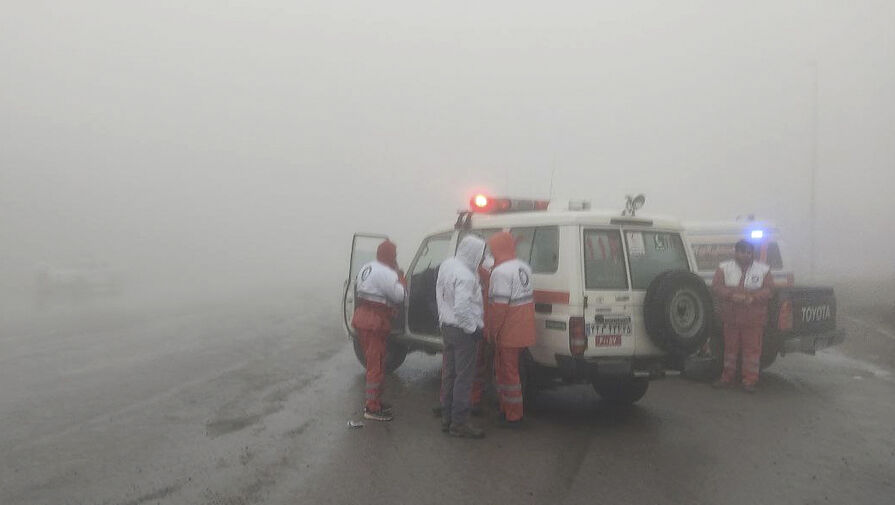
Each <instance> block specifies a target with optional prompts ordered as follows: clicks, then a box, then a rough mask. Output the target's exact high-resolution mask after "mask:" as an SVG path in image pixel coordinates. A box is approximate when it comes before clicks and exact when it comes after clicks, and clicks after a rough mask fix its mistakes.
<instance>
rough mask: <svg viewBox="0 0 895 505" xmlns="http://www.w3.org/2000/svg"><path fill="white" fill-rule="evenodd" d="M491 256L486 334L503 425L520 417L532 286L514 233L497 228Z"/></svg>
mask: <svg viewBox="0 0 895 505" xmlns="http://www.w3.org/2000/svg"><path fill="white" fill-rule="evenodd" d="M488 246H489V247H490V248H491V254H492V255H493V256H494V268H493V269H492V270H491V278H490V286H489V293H488V325H487V327H488V334H487V338H488V339H489V341H491V342H493V344H494V347H495V349H494V370H495V373H496V375H497V381H496V382H497V394H498V398H499V400H500V412H501V416H500V418H499V419H498V420H499V422H500V425H501V426H502V427H508V428H514V427H518V426H520V424H521V421H522V382H521V381H520V379H519V357H520V354H521V353H522V351H523V350H524V349H525V348H526V347H528V346H531V345H534V343H535V309H534V289H533V287H532V278H531V268H530V267H529V266H528V265H527V264H526V263H525V262H523V261H521V260H519V259H517V258H516V246H515V241H514V240H513V236H512V235H510V234H509V233H507V232H500V233H497V234H495V235H493V236H492V237H491V238H490V239H489V240H488Z"/></svg>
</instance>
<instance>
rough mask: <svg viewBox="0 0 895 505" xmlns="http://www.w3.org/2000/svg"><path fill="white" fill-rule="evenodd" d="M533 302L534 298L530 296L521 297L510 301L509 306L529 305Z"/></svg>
mask: <svg viewBox="0 0 895 505" xmlns="http://www.w3.org/2000/svg"><path fill="white" fill-rule="evenodd" d="M533 301H534V297H533V296H532V295H528V296H522V297H519V298H515V299H513V300H510V305H512V306H516V305H525V304H526V303H531V302H533Z"/></svg>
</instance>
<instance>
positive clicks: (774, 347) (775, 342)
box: [684, 325, 780, 382]
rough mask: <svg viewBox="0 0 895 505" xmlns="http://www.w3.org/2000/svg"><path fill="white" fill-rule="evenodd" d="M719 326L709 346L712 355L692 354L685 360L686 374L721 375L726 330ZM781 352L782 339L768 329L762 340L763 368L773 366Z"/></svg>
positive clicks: (713, 377) (711, 377)
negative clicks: (700, 355)
mask: <svg viewBox="0 0 895 505" xmlns="http://www.w3.org/2000/svg"><path fill="white" fill-rule="evenodd" d="M720 326H721V325H718V328H717V329H716V330H715V331H714V332H713V333H712V338H711V340H709V343H708V348H709V351H710V353H711V354H710V356H707V357H699V356H691V357H690V358H688V359H687V360H686V361H685V368H684V375H685V376H686V377H689V378H691V379H696V380H704V381H709V382H710V381H714V380H716V379H718V378H719V377H721V372H722V371H723V369H724V332H723V330H722V329H721V328H720ZM779 352H780V340H779V338H778V337H777V336H776V335H773V334H769V332H768V331H767V330H766V333H765V335H764V336H763V337H762V342H761V361H760V366H761V369H762V370H764V369H765V368H767V367H769V366H771V365H772V364H773V363H774V361H776V360H777V356H778V355H779Z"/></svg>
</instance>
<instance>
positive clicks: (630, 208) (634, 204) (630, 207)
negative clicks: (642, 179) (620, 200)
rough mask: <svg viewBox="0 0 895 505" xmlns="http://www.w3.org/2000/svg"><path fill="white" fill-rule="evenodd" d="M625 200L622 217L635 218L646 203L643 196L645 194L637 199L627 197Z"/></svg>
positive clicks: (636, 197)
mask: <svg viewBox="0 0 895 505" xmlns="http://www.w3.org/2000/svg"><path fill="white" fill-rule="evenodd" d="M625 200H626V201H625V210H623V211H622V216H635V215H636V212H637V210H638V209H640V208H641V207H643V204H644V203H645V202H646V197H645V196H643V193H641V194H639V195H637V196H635V197H632V196H631V195H625Z"/></svg>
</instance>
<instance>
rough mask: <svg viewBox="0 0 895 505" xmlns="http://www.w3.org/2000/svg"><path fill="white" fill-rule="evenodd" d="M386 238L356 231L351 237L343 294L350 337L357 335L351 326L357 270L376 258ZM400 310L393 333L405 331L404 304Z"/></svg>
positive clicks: (346, 323)
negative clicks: (377, 250) (377, 251)
mask: <svg viewBox="0 0 895 505" xmlns="http://www.w3.org/2000/svg"><path fill="white" fill-rule="evenodd" d="M384 240H388V237H387V236H386V235H374V234H369V233H355V234H354V237H353V238H352V239H351V256H350V259H349V262H348V277H347V278H346V279H345V283H344V286H345V291H344V293H343V296H342V312H343V316H344V317H343V322H344V324H345V331H346V332H348V335H349V338H353V337H355V336H356V335H355V331H354V328H352V327H351V317H352V316H353V315H354V289H355V286H354V281H355V278H356V277H357V272H358V270H360V268H361V267H362V266H364V264H366V263H368V262H370V261H373V260H375V259H376V249H377V248H378V247H379V244H381V243H382V241H384ZM398 312H399V314H398V316H397V317H396V318H395V319H394V320H392V333H403V331H404V307H403V306H402V307H401V308H400V310H399V311H398Z"/></svg>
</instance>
